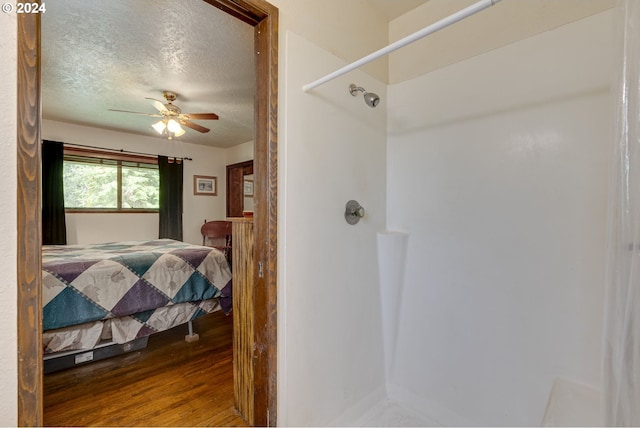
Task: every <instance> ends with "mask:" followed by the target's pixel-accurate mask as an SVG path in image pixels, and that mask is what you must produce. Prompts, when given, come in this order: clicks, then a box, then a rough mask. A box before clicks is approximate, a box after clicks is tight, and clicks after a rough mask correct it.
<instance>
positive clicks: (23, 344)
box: [17, 0, 278, 426]
mask: <svg viewBox="0 0 640 428" xmlns="http://www.w3.org/2000/svg"><path fill="white" fill-rule="evenodd" d="M204 1H206V2H207V3H209V4H211V5H212V6H214V7H217V8H218V9H220V10H222V11H224V12H226V13H229V14H230V15H232V16H234V17H236V18H238V19H240V20H242V21H244V22H246V23H248V24H250V25H252V26H253V27H254V35H255V39H254V40H255V43H254V48H255V67H256V70H255V71H256V79H257V81H256V95H255V100H256V101H255V118H256V120H255V131H254V153H255V155H254V162H255V167H254V175H255V187H254V201H255V206H254V212H255V220H254V228H255V229H254V230H255V237H256V239H255V241H256V245H255V248H254V260H255V263H256V264H260V266H262V269H260V270H258V269H254V271H255V272H256V275H255V276H254V294H253V301H254V304H255V307H256V310H255V314H254V319H255V322H256V326H258V327H259V328H256V330H255V334H254V343H255V346H254V349H255V351H254V352H255V354H254V362H255V367H254V369H255V373H254V397H255V400H254V415H255V425H258V426H276V425H277V406H276V403H277V401H276V399H277V397H276V386H277V384H276V379H277V373H276V370H277V364H276V355H277V354H276V338H277V336H276V334H277V324H276V322H277V319H276V303H277V301H276V295H277V290H276V284H277V190H278V189H277V110H278V101H277V100H278V97H277V87H278V84H277V81H278V80H277V78H278V76H277V71H278V70H277V69H278V66H277V63H278V61H277V58H278V9H277V8H276V7H274V6H273V5H271V4H269V3H267V2H266V1H264V0H204ZM17 20H18V34H17V41H18V60H17V74H18V84H17V89H18V94H17V98H18V105H17V107H18V112H17V125H18V127H17V128H18V133H17V194H18V198H17V218H18V224H17V252H18V259H17V279H18V281H17V286H18V308H17V310H18V320H17V323H18V412H17V416H18V425H20V426H43V425H44V420H43V396H42V392H43V379H42V376H43V360H42V317H41V313H42V289H41V287H42V275H41V267H42V266H41V264H42V261H41V245H42V239H41V205H40V154H41V147H40V146H41V121H42V118H41V112H40V110H41V105H40V102H41V101H40V100H41V96H40V94H41V83H40V82H41V55H40V49H41V31H40V28H41V17H40V15H38V14H20V15H18V18H17ZM258 273H260V274H258Z"/></svg>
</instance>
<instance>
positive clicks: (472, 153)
mask: <svg viewBox="0 0 640 428" xmlns="http://www.w3.org/2000/svg"><path fill="white" fill-rule="evenodd" d="M612 16H613V14H612V12H611V11H608V12H604V13H600V14H596V15H593V16H591V17H589V18H586V19H583V20H579V21H576V22H574V23H571V24H568V25H565V26H562V27H559V28H557V29H555V30H553V31H548V32H545V33H542V34H538V35H536V36H534V37H531V38H527V39H525V40H522V41H519V42H516V43H513V44H510V45H507V46H504V47H501V48H499V49H495V50H492V51H490V52H487V53H484V54H482V55H478V56H475V57H473V58H470V59H467V60H464V61H461V62H457V63H455V64H453V65H450V66H448V67H444V68H442V69H439V70H436V71H433V72H431V73H428V74H424V75H421V76H419V77H416V78H414V79H411V80H407V81H404V82H402V83H398V84H395V85H391V86H389V88H388V96H389V105H388V112H389V115H388V135H389V136H388V154H387V155H388V182H387V195H388V196H387V199H388V203H387V210H388V226H389V229H391V230H401V231H405V232H407V233H408V235H409V240H408V248H407V260H406V271H405V281H404V297H403V300H402V303H401V304H402V308H401V311H400V312H401V317H400V327H399V335H398V338H397V340H398V346H397V353H396V364H395V367H394V370H393V373H392V388H391V389H390V394H391V396H392V397H393V398H395V399H397V400H399V401H400V402H401V403H403V405H406V406H407V407H410V408H412V409H413V410H415V411H418V412H421V413H422V414H424V415H426V416H429V417H430V418H432V419H435V420H437V421H438V422H439V423H441V424H443V425H471V426H483V425H489V426H504V425H507V426H520V425H526V426H536V425H537V426H539V425H540V423H541V422H542V418H543V415H544V412H545V406H546V404H547V400H548V397H549V393H550V391H551V387H552V384H553V381H554V379H556V378H557V377H566V378H568V379H572V380H573V381H576V382H579V383H584V384H586V385H590V386H594V387H595V388H598V387H599V386H600V364H601V360H600V354H601V332H602V313H603V297H604V291H603V281H604V280H603V276H604V251H605V218H606V209H607V208H606V207H607V196H606V195H607V182H608V177H609V174H608V166H609V158H610V154H609V153H610V124H611V120H612V117H611V107H610V102H611V99H610V89H609V85H610V78H611V67H612V65H613V55H612V46H613V39H612V29H613V19H612ZM599 422H600V421H592V423H595V424H598V423H599Z"/></svg>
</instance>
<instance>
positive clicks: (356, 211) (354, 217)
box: [344, 200, 364, 225]
mask: <svg viewBox="0 0 640 428" xmlns="http://www.w3.org/2000/svg"><path fill="white" fill-rule="evenodd" d="M362 217H364V208H363V207H362V206H361V205H360V204H359V203H358V202H357V201H354V200H351V201H349V202H347V206H346V207H345V211H344V218H345V220H346V221H347V223H349V224H352V225H353V224H357V223H358V222H359V221H360V219H361V218H362Z"/></svg>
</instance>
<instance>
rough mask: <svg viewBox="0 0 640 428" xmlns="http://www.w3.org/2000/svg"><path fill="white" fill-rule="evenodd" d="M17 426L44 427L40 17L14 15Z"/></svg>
mask: <svg viewBox="0 0 640 428" xmlns="http://www.w3.org/2000/svg"><path fill="white" fill-rule="evenodd" d="M17 67H18V82H17V86H18V117H17V120H18V135H17V146H18V147H17V152H18V153H17V166H18V168H17V191H18V195H17V196H18V197H17V215H18V225H17V226H18V230H17V234H18V260H17V280H18V284H17V285H18V320H17V323H18V426H24V427H26V426H43V424H44V421H43V418H42V316H41V312H42V310H41V308H42V303H41V302H42V292H41V282H42V275H41V273H40V272H41V264H42V260H41V256H40V248H41V242H42V241H41V239H42V238H41V237H42V232H41V227H42V226H41V224H42V223H41V215H40V150H41V144H40V15H39V14H19V15H18V60H17Z"/></svg>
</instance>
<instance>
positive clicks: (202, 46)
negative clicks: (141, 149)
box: [42, 0, 255, 147]
mask: <svg viewBox="0 0 640 428" xmlns="http://www.w3.org/2000/svg"><path fill="white" fill-rule="evenodd" d="M186 5H188V6H186ZM254 80H255V79H254V62H253V27H251V26H250V25H248V24H246V23H244V22H241V21H240V20H238V19H235V18H233V17H231V16H230V15H228V14H226V13H224V12H222V11H220V10H218V9H216V8H215V7H212V6H210V5H208V4H206V3H205V2H204V1H188V2H177V1H169V0H135V1H132V0H109V1H104V0H65V1H55V2H50V3H47V13H46V14H43V15H42V116H43V118H45V119H51V120H57V121H62V122H69V123H74V124H79V125H86V126H92V127H99V128H105V129H112V130H118V131H125V132H129V133H134V134H141V135H147V136H157V137H158V138H160V137H159V136H158V134H157V133H156V132H155V131H154V130H153V129H152V128H151V125H152V124H153V123H154V122H155V121H157V119H155V118H153V117H147V116H144V115H136V114H126V113H118V112H111V111H109V110H108V109H120V110H130V111H137V112H143V113H156V110H155V108H154V107H153V106H152V105H151V103H150V102H149V100H146V99H145V97H149V98H155V99H159V100H163V101H164V99H163V97H162V91H163V90H171V91H174V92H177V93H178V98H177V100H176V101H175V102H174V104H175V105H177V106H178V107H180V108H181V109H182V112H183V113H216V114H217V115H218V116H219V117H220V119H219V120H216V121H213V120H206V121H204V120H195V121H194V122H196V123H198V124H200V125H202V126H205V127H207V128H210V129H211V131H210V132H208V133H205V134H201V133H199V132H197V131H194V130H191V129H189V128H185V129H186V130H187V133H186V134H185V135H183V136H182V137H179V139H180V140H183V141H187V142H190V143H195V144H203V145H209V146H215V147H230V146H233V145H236V144H240V143H244V142H247V141H250V140H251V139H253V98H254V92H255V90H254ZM165 102H166V101H165ZM87 143H88V144H90V142H87Z"/></svg>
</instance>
